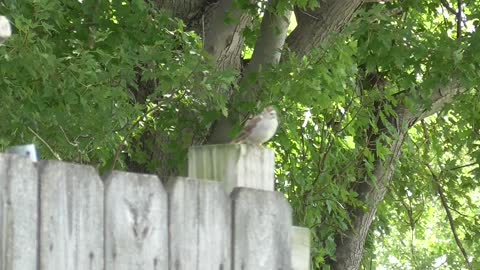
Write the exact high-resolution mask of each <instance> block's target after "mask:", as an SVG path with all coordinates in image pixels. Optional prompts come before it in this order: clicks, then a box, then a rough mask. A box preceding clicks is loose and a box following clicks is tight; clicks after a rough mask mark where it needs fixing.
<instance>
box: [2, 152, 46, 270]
mask: <svg viewBox="0 0 480 270" xmlns="http://www.w3.org/2000/svg"><path fill="white" fill-rule="evenodd" d="M37 212H38V174H37V169H36V167H35V166H34V164H33V163H32V162H31V161H30V160H28V159H27V158H24V157H20V156H17V155H5V154H0V269H2V270H16V269H22V270H35V269H37V244H38V242H37V230H38V226H37V225H38V224H37V222H38V214H37Z"/></svg>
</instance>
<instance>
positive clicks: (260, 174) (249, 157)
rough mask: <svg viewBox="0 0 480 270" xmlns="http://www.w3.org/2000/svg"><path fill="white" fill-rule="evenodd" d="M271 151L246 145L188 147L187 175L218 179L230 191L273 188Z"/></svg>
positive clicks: (272, 154)
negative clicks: (247, 188) (239, 188)
mask: <svg viewBox="0 0 480 270" xmlns="http://www.w3.org/2000/svg"><path fill="white" fill-rule="evenodd" d="M274 158H275V156H274V153H273V151H272V150H271V149H268V148H264V147H261V146H256V145H248V144H222V145H203V146H193V147H190V149H189V152H188V176H189V177H192V178H196V179H211V180H217V181H222V182H223V183H224V187H225V190H226V191H227V192H228V193H230V192H231V191H232V190H233V189H234V188H235V187H250V188H256V189H263V190H269V191H273V190H274V184H275V179H274V172H275V164H274Z"/></svg>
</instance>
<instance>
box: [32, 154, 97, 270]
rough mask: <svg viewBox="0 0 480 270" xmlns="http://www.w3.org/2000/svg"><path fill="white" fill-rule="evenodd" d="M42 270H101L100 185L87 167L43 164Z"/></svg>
mask: <svg viewBox="0 0 480 270" xmlns="http://www.w3.org/2000/svg"><path fill="white" fill-rule="evenodd" d="M39 173H40V249H41V250H40V266H41V269H42V270H65V269H69V270H76V269H78V270H83V269H103V266H104V253H103V225H104V224H103V185H102V182H101V179H100V177H99V176H98V174H97V172H96V171H95V170H94V169H93V168H92V167H90V166H82V165H77V164H70V163H65V162H58V161H42V162H40V164H39Z"/></svg>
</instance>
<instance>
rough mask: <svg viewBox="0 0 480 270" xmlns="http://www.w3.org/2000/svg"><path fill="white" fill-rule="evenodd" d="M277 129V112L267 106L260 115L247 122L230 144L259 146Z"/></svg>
mask: <svg viewBox="0 0 480 270" xmlns="http://www.w3.org/2000/svg"><path fill="white" fill-rule="evenodd" d="M277 127H278V119H277V112H276V111H275V109H274V108H273V107H272V106H268V107H267V108H265V109H264V110H263V112H262V113H261V114H259V115H257V116H255V117H253V118H250V119H248V120H247V122H246V123H245V126H244V127H243V130H242V132H241V133H240V135H238V137H237V138H236V139H235V140H233V141H232V143H247V144H256V145H261V144H262V143H264V142H266V141H268V140H270V139H271V138H272V137H273V135H275V131H277Z"/></svg>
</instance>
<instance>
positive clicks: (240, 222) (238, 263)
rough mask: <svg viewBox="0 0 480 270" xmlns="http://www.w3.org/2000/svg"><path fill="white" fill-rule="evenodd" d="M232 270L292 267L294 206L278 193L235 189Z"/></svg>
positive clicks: (284, 269)
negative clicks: (292, 207)
mask: <svg viewBox="0 0 480 270" xmlns="http://www.w3.org/2000/svg"><path fill="white" fill-rule="evenodd" d="M231 197H232V200H233V204H232V207H233V208H232V209H233V270H271V269H275V270H290V269H292V265H291V231H292V209H291V207H290V205H289V204H288V202H287V201H286V199H285V197H284V196H283V195H282V194H280V193H278V192H271V191H263V190H255V189H250V188H236V189H234V191H233V192H232V194H231Z"/></svg>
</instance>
